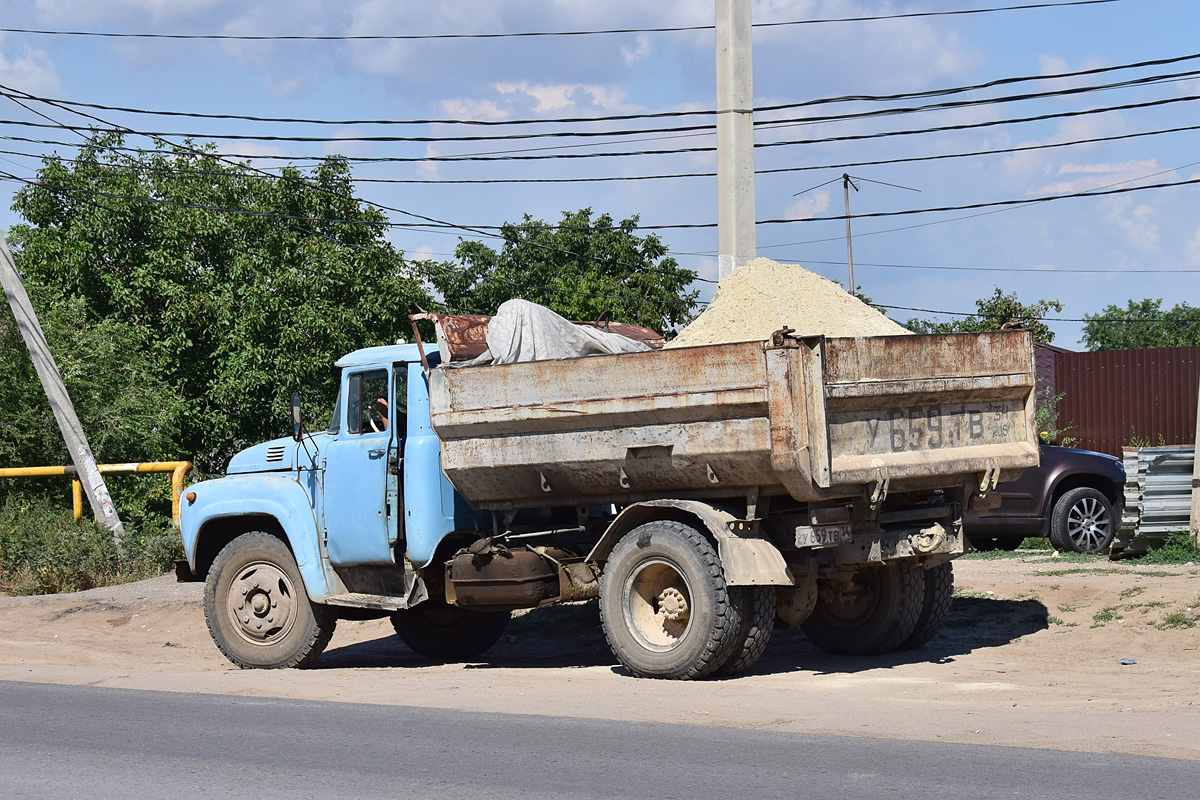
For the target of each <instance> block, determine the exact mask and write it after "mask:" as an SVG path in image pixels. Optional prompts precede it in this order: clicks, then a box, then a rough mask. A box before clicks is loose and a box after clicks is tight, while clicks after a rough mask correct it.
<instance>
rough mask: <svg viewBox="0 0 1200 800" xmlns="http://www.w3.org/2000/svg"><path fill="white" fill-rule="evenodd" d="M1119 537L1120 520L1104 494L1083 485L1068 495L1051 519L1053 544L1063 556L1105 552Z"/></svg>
mask: <svg viewBox="0 0 1200 800" xmlns="http://www.w3.org/2000/svg"><path fill="white" fill-rule="evenodd" d="M1116 534H1117V519H1116V515H1115V514H1114V513H1113V507H1112V503H1110V502H1109V500H1108V498H1107V497H1105V496H1104V492H1101V491H1100V490H1099V489H1093V488H1091V487H1090V486H1081V487H1079V488H1078V489H1072V490H1071V491H1069V492H1065V493H1064V494H1063V496H1062V497H1060V498H1058V500H1057V501H1056V502H1055V503H1054V511H1053V512H1051V516H1050V545H1051V546H1052V547H1053V548H1054V549H1055V550H1058V551H1059V552H1060V553H1104V552H1107V551H1108V548H1109V545H1111V544H1112V540H1113V537H1114V536H1116Z"/></svg>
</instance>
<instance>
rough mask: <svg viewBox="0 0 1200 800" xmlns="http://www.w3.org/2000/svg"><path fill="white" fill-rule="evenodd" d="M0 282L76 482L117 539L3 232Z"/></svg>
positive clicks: (106, 498) (116, 522) (106, 499)
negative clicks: (54, 421)
mask: <svg viewBox="0 0 1200 800" xmlns="http://www.w3.org/2000/svg"><path fill="white" fill-rule="evenodd" d="M0 284H2V285H3V286H4V294H5V296H6V297H8V304H9V305H10V306H11V307H12V311H13V316H14V317H16V319H17V327H18V328H19V329H20V330H21V336H22V337H23V338H24V339H25V346H26V347H28V348H29V357H30V358H31V359H33V366H34V369H36V370H37V374H38V378H40V379H41V381H42V388H43V389H44V390H45V391H46V399H47V400H48V401H49V402H50V409H51V410H52V411H53V412H54V419H55V420H57V421H58V427H59V430H61V431H62V436H63V441H64V442H66V445H67V451H68V452H70V454H71V460H72V461H73V462H74V463H75V469H76V471H77V473H78V475H79V482H80V483H81V484H83V490H84V492H86V493H87V497H88V501H89V502H90V503H91V505H92V511H93V513H95V515H96V519H98V520H99V521H100V524H101V525H103V526H104V527H106V528H108V529H109V530H110V531H111V532H112V535H113V539H115V540H116V541H118V542H119V541H120V540H121V537H122V536H123V535H124V533H125V529H124V527H123V526H122V525H121V519H120V517H118V516H117V509H116V507H115V506H113V501H112V496H111V495H109V493H108V487H107V486H106V485H105V484H104V477H103V476H102V475H101V474H100V469H99V468H98V467H97V466H96V459H95V458H93V457H92V449H91V448H90V447H88V443H87V437H86V436H84V433H83V426H81V425H80V424H79V417H77V416H75V406H74V405H72V403H71V398H70V396H69V395H68V394H67V387H66V386H64V385H63V380H62V375H60V374H59V372H58V366H57V365H56V364H55V363H54V356H53V355H52V354H51V353H50V345H49V343H47V341H46V334H45V333H44V332H43V331H42V325H41V323H40V322H38V318H37V314H36V313H35V312H34V310H33V305H32V304H30V302H29V295H28V294H26V293H25V285H24V284H23V283H21V276H20V275H19V274H18V273H17V265H16V264H15V263H14V262H13V257H12V253H10V252H9V250H8V244H7V243H6V242H5V241H4V235H3V234H0Z"/></svg>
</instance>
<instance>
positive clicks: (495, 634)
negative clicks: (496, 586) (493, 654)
mask: <svg viewBox="0 0 1200 800" xmlns="http://www.w3.org/2000/svg"><path fill="white" fill-rule="evenodd" d="M508 618H509V612H507V611H474V610H472V609H467V608H459V607H458V606H452V605H450V604H449V603H447V602H446V600H445V598H443V597H431V598H429V599H428V600H426V601H425V602H423V603H420V604H419V605H416V606H413V607H412V608H409V609H406V610H404V611H397V612H396V613H395V614H392V627H393V628H394V629H395V630H396V635H397V636H399V637H400V641H402V642H404V643H405V644H406V645H408V646H409V647H410V648H411V649H412V650H413V651H414V652H416V653H419V654H420V655H423V656H425V657H426V658H428V659H429V660H431V661H468V660H470V659H472V658H476V657H478V656H481V655H483V654H484V653H485V652H487V650H488V648H490V647H491V646H492V645H494V644H495V643H496V642H498V641H500V637H501V636H503V635H504V629H505V628H506V627H507V626H508Z"/></svg>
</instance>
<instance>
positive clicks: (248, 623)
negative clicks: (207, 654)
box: [226, 562, 296, 645]
mask: <svg viewBox="0 0 1200 800" xmlns="http://www.w3.org/2000/svg"><path fill="white" fill-rule="evenodd" d="M226 597H227V600H226V608H227V609H228V611H229V618H230V621H231V622H233V626H234V629H235V630H236V631H237V632H238V634H239V635H240V636H241V637H242V638H243V639H245V640H246V641H248V642H251V643H253V644H264V645H266V644H272V643H273V642H276V641H278V640H279V639H281V638H283V637H284V636H286V635H287V633H288V631H290V630H291V629H292V626H293V625H294V624H295V621H296V589H295V586H294V585H293V583H292V580H291V578H290V577H288V575H287V573H286V572H284V571H283V570H281V569H280V568H279V567H278V566H276V565H275V564H270V563H267V562H257V563H254V564H249V565H247V566H246V567H245V569H243V570H242V571H241V572H240V573H238V575H237V577H236V578H234V580H233V581H232V582H231V583H230V585H229V592H228V594H227V596H226Z"/></svg>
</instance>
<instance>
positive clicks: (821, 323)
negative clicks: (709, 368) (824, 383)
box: [666, 258, 912, 347]
mask: <svg viewBox="0 0 1200 800" xmlns="http://www.w3.org/2000/svg"><path fill="white" fill-rule="evenodd" d="M785 325H786V326H788V327H789V328H792V329H794V330H795V331H796V332H797V333H799V334H801V335H813V334H824V335H826V336H904V335H908V334H911V333H912V332H911V331H909V330H908V329H907V328H904V327H902V326H901V325H899V324H897V323H895V322H893V321H892V320H890V319H888V318H887V317H886V316H884V315H883V314H881V313H879V312H878V311H876V310H875V309H873V308H871V307H870V306H868V305H867V304H866V303H863V302H862V301H861V300H859V299H858V298H856V297H852V296H851V295H850V294H849V293H848V292H846V291H845V290H844V289H842V287H840V286H838V285H837V284H836V283H834V282H833V281H831V280H829V279H828V278H823V277H821V276H820V275H818V274H816V273H815V272H810V271H809V270H806V269H805V268H804V267H801V266H798V265H794V264H780V263H778V262H775V261H772V260H771V259H769V258H756V259H754V260H753V261H751V262H749V263H748V264H746V265H745V266H743V267H739V268H738V269H735V270H734V271H733V272H732V273H731V274H730V275H729V276H728V277H727V278H725V280H723V281H721V283H720V285H719V286H718V287H717V293H716V295H715V296H714V297H713V301H712V303H711V304H710V305H709V307H708V309H707V310H705V311H704V313H702V314H701V315H700V316H699V317H697V318H696V319H695V321H693V322H692V324H691V325H688V326H687V327H686V328H684V329H683V330H682V331H680V333H679V335H678V336H677V337H675V338H674V339H673V340H671V341H670V342H668V343H667V345H666V346H667V347H695V346H698V345H705V344H719V343H724V342H751V341H765V340H767V339H769V338H770V336H771V334H772V333H774V332H775V331H777V330H779V329H780V328H782V327H783V326H785Z"/></svg>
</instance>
